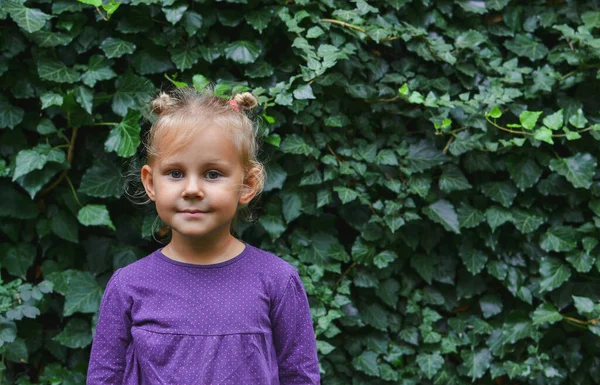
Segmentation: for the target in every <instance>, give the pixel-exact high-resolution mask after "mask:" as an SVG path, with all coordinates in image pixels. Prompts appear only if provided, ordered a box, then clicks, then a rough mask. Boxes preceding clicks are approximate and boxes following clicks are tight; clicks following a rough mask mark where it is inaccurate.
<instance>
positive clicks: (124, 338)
mask: <svg viewBox="0 0 600 385" xmlns="http://www.w3.org/2000/svg"><path fill="white" fill-rule="evenodd" d="M119 272H120V269H118V270H117V271H115V272H114V273H113V275H112V277H111V278H110V280H109V281H108V283H107V284H106V290H105V291H104V295H103V296H102V302H101V303H100V311H99V313H98V324H97V326H96V334H95V335H94V341H93V343H92V352H91V355H90V362H89V366H88V372H87V382H86V384H87V385H100V384H121V383H122V381H123V374H124V372H125V364H126V359H125V356H126V353H127V348H128V346H129V343H130V342H131V312H130V306H128V305H127V303H126V302H125V301H124V299H123V294H122V293H121V290H120V287H119V280H118V275H119Z"/></svg>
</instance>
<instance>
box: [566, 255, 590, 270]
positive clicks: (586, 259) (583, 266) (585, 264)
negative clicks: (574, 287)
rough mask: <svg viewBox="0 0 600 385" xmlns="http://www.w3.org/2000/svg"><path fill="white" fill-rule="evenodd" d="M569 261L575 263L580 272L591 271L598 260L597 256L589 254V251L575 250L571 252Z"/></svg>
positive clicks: (574, 265)
mask: <svg viewBox="0 0 600 385" xmlns="http://www.w3.org/2000/svg"><path fill="white" fill-rule="evenodd" d="M567 261H568V262H569V263H571V265H573V267H574V268H575V270H577V272H578V273H589V272H590V270H592V267H593V266H594V262H596V257H594V256H592V255H590V254H589V252H587V251H583V250H575V251H574V252H573V253H571V254H569V256H568V257H567Z"/></svg>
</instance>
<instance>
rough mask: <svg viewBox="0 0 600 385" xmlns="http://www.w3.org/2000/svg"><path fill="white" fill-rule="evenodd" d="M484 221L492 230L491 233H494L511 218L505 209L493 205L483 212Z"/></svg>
mask: <svg viewBox="0 0 600 385" xmlns="http://www.w3.org/2000/svg"><path fill="white" fill-rule="evenodd" d="M485 219H486V220H487V223H488V225H490V227H491V228H492V232H494V231H495V230H496V229H497V228H498V227H500V226H502V225H503V224H505V223H506V222H509V221H510V220H511V219H513V217H512V214H511V212H510V211H508V210H507V209H505V208H503V207H499V206H496V205H494V206H490V208H488V209H487V210H485Z"/></svg>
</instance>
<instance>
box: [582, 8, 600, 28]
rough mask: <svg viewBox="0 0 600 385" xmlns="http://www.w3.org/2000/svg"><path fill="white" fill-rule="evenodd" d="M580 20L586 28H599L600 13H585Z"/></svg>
mask: <svg viewBox="0 0 600 385" xmlns="http://www.w3.org/2000/svg"><path fill="white" fill-rule="evenodd" d="M581 20H583V23H584V24H585V26H586V27H588V28H590V29H593V28H596V27H600V12H599V11H587V12H584V13H583V14H582V15H581Z"/></svg>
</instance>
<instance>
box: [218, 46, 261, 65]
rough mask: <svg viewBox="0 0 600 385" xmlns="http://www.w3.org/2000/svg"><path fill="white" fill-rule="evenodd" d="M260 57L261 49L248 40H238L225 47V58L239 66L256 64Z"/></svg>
mask: <svg viewBox="0 0 600 385" xmlns="http://www.w3.org/2000/svg"><path fill="white" fill-rule="evenodd" d="M259 56H260V48H259V47H258V46H257V45H256V44H254V43H252V42H251V41H247V40H238V41H235V42H233V43H230V44H229V45H228V46H227V47H225V57H226V58H227V59H230V60H233V61H234V62H236V63H239V64H249V63H254V62H255V61H256V59H258V57H259Z"/></svg>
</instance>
